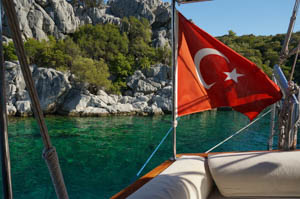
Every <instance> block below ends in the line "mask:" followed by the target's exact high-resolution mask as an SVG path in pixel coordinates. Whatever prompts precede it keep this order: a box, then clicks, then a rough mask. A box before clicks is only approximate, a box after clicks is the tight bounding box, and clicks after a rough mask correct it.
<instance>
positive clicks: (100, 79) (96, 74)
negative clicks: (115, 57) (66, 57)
mask: <svg viewBox="0 0 300 199" xmlns="http://www.w3.org/2000/svg"><path fill="white" fill-rule="evenodd" d="M71 72H72V73H73V74H75V75H76V77H77V78H78V80H79V81H82V82H87V83H90V84H91V85H92V86H95V87H97V88H101V89H104V90H107V89H110V88H111V87H112V85H111V81H110V80H108V78H109V76H110V74H109V71H108V66H107V65H106V64H105V63H104V61H103V60H99V61H96V60H93V59H90V58H84V57H77V58H76V59H75V60H74V62H73V65H72V70H71Z"/></svg>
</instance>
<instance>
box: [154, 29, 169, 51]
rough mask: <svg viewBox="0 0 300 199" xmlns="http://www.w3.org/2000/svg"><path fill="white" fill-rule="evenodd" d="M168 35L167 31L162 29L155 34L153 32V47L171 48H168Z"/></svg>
mask: <svg viewBox="0 0 300 199" xmlns="http://www.w3.org/2000/svg"><path fill="white" fill-rule="evenodd" d="M168 35H169V33H168V30H166V29H164V28H162V29H160V30H158V31H156V32H154V34H153V38H154V39H153V42H152V43H153V46H154V47H156V48H164V47H167V48H171V46H170V43H171V42H170V40H169V38H168V37H169V36H168Z"/></svg>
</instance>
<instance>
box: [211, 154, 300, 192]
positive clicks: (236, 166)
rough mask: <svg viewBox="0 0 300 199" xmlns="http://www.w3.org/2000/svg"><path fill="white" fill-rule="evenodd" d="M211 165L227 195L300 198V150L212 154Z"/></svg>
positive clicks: (215, 178) (220, 187)
mask: <svg viewBox="0 0 300 199" xmlns="http://www.w3.org/2000/svg"><path fill="white" fill-rule="evenodd" d="M208 165H209V169H210V171H211V175H212V177H213V179H214V181H215V183H216V185H217V187H218V189H219V190H220V192H221V194H223V195H224V196H226V197H238V196H271V197H274V196H276V197H300V151H292V152H246V153H228V154H219V155H212V156H209V157H208Z"/></svg>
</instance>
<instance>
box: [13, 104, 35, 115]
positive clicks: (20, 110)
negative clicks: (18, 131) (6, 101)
mask: <svg viewBox="0 0 300 199" xmlns="http://www.w3.org/2000/svg"><path fill="white" fill-rule="evenodd" d="M16 109H17V115H19V116H30V115H32V111H31V103H30V101H17V102H16Z"/></svg>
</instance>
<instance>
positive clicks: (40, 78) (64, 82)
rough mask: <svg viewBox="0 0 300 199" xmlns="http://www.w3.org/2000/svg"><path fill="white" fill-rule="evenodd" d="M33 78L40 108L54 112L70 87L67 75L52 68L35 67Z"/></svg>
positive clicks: (46, 111) (47, 111)
mask: <svg viewBox="0 0 300 199" xmlns="http://www.w3.org/2000/svg"><path fill="white" fill-rule="evenodd" d="M33 78H34V80H35V87H36V90H37V92H38V95H39V99H40V104H41V107H42V109H43V110H44V112H45V113H54V112H55V111H56V109H57V106H58V104H60V103H61V102H63V101H64V97H65V95H66V93H67V92H68V90H69V89H70V88H71V85H70V83H69V81H68V77H67V75H65V74H63V73H62V72H59V71H56V70H54V69H46V68H37V69H36V70H34V72H33Z"/></svg>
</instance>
